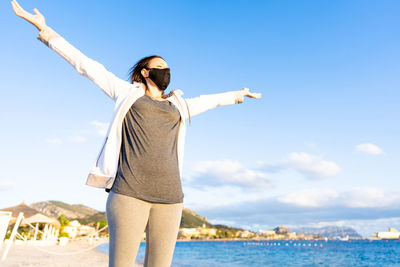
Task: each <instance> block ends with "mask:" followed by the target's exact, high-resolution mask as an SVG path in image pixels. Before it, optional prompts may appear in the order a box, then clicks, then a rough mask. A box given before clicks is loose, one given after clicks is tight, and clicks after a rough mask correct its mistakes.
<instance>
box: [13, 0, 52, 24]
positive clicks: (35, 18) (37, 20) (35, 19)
mask: <svg viewBox="0 0 400 267" xmlns="http://www.w3.org/2000/svg"><path fill="white" fill-rule="evenodd" d="M11 5H12V8H13V10H14V12H15V14H16V15H17V16H19V17H21V18H24V19H25V20H27V21H29V22H30V23H32V24H33V25H35V26H36V28H38V30H41V29H43V27H44V26H46V22H45V19H44V16H43V15H42V14H41V13H40V12H39V10H37V8H34V9H33V12H35V14H31V13H29V12H26V11H25V10H24V9H23V8H22V7H21V6H20V5H19V4H18V2H17V1H16V0H12V1H11Z"/></svg>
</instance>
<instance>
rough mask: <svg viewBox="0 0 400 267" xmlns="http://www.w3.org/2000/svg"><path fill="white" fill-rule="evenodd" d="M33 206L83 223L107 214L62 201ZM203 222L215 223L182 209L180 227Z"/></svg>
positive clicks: (96, 219) (199, 225)
mask: <svg viewBox="0 0 400 267" xmlns="http://www.w3.org/2000/svg"><path fill="white" fill-rule="evenodd" d="M31 207H32V208H34V209H36V210H38V211H40V212H42V213H44V214H46V215H48V216H52V217H55V218H58V217H60V216H61V214H64V216H65V217H66V218H67V219H68V220H78V221H79V222H80V223H82V224H93V223H95V222H97V221H105V220H106V214H105V212H101V211H98V210H95V209H92V208H89V207H87V206H85V205H82V204H78V205H70V204H67V203H64V202H61V201H54V200H51V201H42V202H37V203H33V204H32V205H31ZM203 224H204V225H205V226H206V227H213V225H212V224H211V223H210V222H209V221H208V220H207V219H206V218H204V217H202V216H200V215H199V214H197V213H195V212H194V211H192V210H190V209H187V208H184V209H183V211H182V220H181V225H180V227H187V228H195V227H201V226H203ZM218 228H229V227H228V226H225V225H218Z"/></svg>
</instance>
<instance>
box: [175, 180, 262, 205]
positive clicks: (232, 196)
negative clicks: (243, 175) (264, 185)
mask: <svg viewBox="0 0 400 267" xmlns="http://www.w3.org/2000/svg"><path fill="white" fill-rule="evenodd" d="M183 187H184V188H183V191H184V192H185V206H186V207H189V208H191V209H194V210H196V209H212V208H217V207H224V206H231V205H238V204H240V203H243V202H256V201H259V200H261V199H267V198H269V197H270V196H269V195H268V194H267V193H266V192H265V191H259V192H252V193H249V192H248V191H246V190H243V189H242V188H240V187H238V186H232V185H224V186H204V187H202V188H197V187H191V186H183Z"/></svg>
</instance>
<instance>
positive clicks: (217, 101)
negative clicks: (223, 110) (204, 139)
mask: <svg viewBox="0 0 400 267" xmlns="http://www.w3.org/2000/svg"><path fill="white" fill-rule="evenodd" d="M245 96H247V97H251V98H256V99H257V98H261V94H259V93H251V92H250V90H249V88H243V89H242V90H240V91H230V92H226V93H219V94H210V95H200V96H198V97H194V98H185V101H186V103H187V107H188V111H189V114H188V115H189V116H190V117H193V116H195V115H198V114H200V113H202V112H204V111H207V110H210V109H213V108H216V107H218V106H225V105H233V104H239V103H242V102H243V101H244V97H245Z"/></svg>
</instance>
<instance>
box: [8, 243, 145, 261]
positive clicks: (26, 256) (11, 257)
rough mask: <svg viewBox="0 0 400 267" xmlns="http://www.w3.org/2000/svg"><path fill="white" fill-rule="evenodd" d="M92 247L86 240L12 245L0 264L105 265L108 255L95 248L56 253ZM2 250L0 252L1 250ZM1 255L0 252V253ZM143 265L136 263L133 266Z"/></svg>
mask: <svg viewBox="0 0 400 267" xmlns="http://www.w3.org/2000/svg"><path fill="white" fill-rule="evenodd" d="M90 247H93V245H89V244H88V242H86V241H72V242H69V243H68V245H67V246H36V247H35V246H29V245H14V244H13V245H12V246H11V249H10V251H9V253H8V256H7V258H6V260H5V261H0V266H2V267H11V266H13V267H14V266H24V267H25V266H29V267H31V266H42V267H84V266H85V267H87V266H90V267H91V266H96V267H107V266H108V255H107V254H105V253H102V252H99V251H97V250H96V248H94V249H92V250H89V251H85V252H83V253H79V254H72V255H57V254H65V253H71V252H76V251H80V250H84V249H87V248H90ZM3 248H4V247H3ZM3 251H4V250H2V251H1V252H3ZM1 255H2V253H1ZM139 266H143V265H142V264H137V265H135V267H139Z"/></svg>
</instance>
